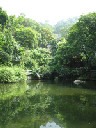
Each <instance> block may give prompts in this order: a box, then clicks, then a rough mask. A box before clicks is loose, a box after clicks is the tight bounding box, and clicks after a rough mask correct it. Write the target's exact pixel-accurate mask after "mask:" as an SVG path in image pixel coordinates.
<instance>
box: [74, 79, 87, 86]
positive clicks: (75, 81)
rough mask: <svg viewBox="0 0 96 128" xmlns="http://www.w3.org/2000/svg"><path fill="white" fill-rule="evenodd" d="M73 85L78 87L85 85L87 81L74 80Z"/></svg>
mask: <svg viewBox="0 0 96 128" xmlns="http://www.w3.org/2000/svg"><path fill="white" fill-rule="evenodd" d="M73 83H74V84H77V85H78V84H82V83H85V81H82V80H74V81H73Z"/></svg>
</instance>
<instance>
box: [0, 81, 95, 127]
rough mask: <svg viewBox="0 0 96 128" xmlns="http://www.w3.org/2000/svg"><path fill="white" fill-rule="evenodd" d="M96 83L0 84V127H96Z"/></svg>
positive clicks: (35, 82)
mask: <svg viewBox="0 0 96 128" xmlns="http://www.w3.org/2000/svg"><path fill="white" fill-rule="evenodd" d="M95 84H96V83H92V82H86V84H85V85H83V84H81V85H78V86H77V85H74V83H73V82H63V83H62V82H61V83H60V82H53V81H31V82H27V83H18V84H1V85H0V128H16V127H18V128H96V90H95V89H96V88H95ZM91 87H92V88H91Z"/></svg>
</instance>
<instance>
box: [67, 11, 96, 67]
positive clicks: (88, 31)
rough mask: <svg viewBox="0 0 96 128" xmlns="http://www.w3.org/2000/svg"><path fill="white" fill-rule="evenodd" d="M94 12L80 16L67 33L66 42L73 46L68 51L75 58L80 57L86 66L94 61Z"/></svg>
mask: <svg viewBox="0 0 96 128" xmlns="http://www.w3.org/2000/svg"><path fill="white" fill-rule="evenodd" d="M95 30H96V13H90V14H87V15H84V16H81V17H80V19H79V21H78V22H77V23H76V24H75V25H73V26H72V28H71V29H70V33H69V35H68V39H67V41H68V44H69V45H70V46H71V47H73V48H72V50H71V51H70V52H71V54H72V55H73V56H74V57H75V58H76V57H77V58H78V57H81V59H82V61H85V62H86V65H87V67H89V68H90V66H92V63H93V61H96V56H95V54H96V53H95V51H96V42H95V40H96V31H95Z"/></svg>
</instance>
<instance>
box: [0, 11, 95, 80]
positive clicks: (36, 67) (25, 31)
mask: <svg viewBox="0 0 96 128" xmlns="http://www.w3.org/2000/svg"><path fill="white" fill-rule="evenodd" d="M0 17H1V18H0V65H1V66H2V65H3V66H9V67H10V66H14V65H15V66H19V67H22V68H23V69H25V70H32V72H33V74H36V73H39V75H40V77H41V78H44V77H46V76H47V78H52V79H53V78H55V77H59V78H63V79H70V78H72V79H74V78H75V77H79V76H82V75H84V74H86V72H88V71H90V70H91V69H96V52H95V51H96V43H95V40H96V31H95V30H96V13H90V14H87V15H83V16H81V17H80V18H79V19H78V20H77V18H73V19H69V20H68V21H66V22H65V21H64V22H59V23H57V24H56V25H55V26H54V27H52V26H50V25H48V24H47V23H45V24H41V23H37V22H36V21H34V20H32V19H29V18H26V17H25V15H24V14H21V15H20V16H18V17H16V16H15V15H14V16H8V15H7V13H6V11H3V10H2V8H0ZM5 72H6V71H5ZM10 72H11V71H10ZM11 73H12V72H11ZM6 79H7V78H6Z"/></svg>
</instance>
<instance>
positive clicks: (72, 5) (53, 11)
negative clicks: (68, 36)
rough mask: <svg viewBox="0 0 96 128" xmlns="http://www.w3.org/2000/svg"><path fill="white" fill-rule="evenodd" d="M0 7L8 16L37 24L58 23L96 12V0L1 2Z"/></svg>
mask: <svg viewBox="0 0 96 128" xmlns="http://www.w3.org/2000/svg"><path fill="white" fill-rule="evenodd" d="M0 7H2V9H3V10H5V11H7V13H8V15H16V16H18V15H20V13H24V14H25V16H26V17H28V18H31V19H33V20H36V21H37V22H45V21H46V22H48V23H49V24H56V22H58V21H60V20H63V19H68V18H71V17H76V16H80V15H84V14H87V13H89V12H96V0H0Z"/></svg>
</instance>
